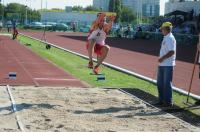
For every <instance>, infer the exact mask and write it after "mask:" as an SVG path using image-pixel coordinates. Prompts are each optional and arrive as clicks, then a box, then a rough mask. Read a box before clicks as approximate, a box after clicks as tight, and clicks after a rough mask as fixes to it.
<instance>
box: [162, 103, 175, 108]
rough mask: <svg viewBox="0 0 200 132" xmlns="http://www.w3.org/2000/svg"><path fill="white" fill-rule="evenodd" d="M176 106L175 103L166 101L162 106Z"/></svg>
mask: <svg viewBox="0 0 200 132" xmlns="http://www.w3.org/2000/svg"><path fill="white" fill-rule="evenodd" d="M173 106H174V104H173V103H164V104H163V105H162V107H167V108H172V107H173Z"/></svg>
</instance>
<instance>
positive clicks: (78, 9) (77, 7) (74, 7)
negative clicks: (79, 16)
mask: <svg viewBox="0 0 200 132" xmlns="http://www.w3.org/2000/svg"><path fill="white" fill-rule="evenodd" d="M82 10H83V7H82V6H73V7H72V11H82Z"/></svg>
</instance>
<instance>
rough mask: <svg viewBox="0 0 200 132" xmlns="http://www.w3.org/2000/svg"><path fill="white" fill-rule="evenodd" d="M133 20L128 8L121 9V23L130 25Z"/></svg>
mask: <svg viewBox="0 0 200 132" xmlns="http://www.w3.org/2000/svg"><path fill="white" fill-rule="evenodd" d="M134 19H135V15H134V13H133V11H132V10H131V9H130V8H128V7H123V8H122V12H121V22H128V23H131V22H133V21H134Z"/></svg>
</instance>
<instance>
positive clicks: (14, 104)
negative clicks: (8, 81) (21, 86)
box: [6, 85, 25, 132]
mask: <svg viewBox="0 0 200 132" xmlns="http://www.w3.org/2000/svg"><path fill="white" fill-rule="evenodd" d="M6 87H7V91H8V94H9V96H10V100H11V104H12V108H13V112H14V113H15V118H16V120H17V125H18V128H19V129H20V130H21V131H22V132H25V130H24V127H23V124H22V123H21V121H20V120H19V116H18V115H17V107H16V103H15V100H14V98H13V95H12V92H11V89H10V86H9V85H6Z"/></svg>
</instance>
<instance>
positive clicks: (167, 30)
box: [156, 22, 176, 107]
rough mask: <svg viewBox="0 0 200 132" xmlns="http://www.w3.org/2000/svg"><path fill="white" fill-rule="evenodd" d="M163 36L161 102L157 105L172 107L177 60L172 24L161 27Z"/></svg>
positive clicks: (158, 81) (160, 79)
mask: <svg viewBox="0 0 200 132" xmlns="http://www.w3.org/2000/svg"><path fill="white" fill-rule="evenodd" d="M160 29H161V31H162V34H163V35H164V38H163V41H162V44H161V49H160V56H159V60H158V62H159V67H158V75H157V87H158V96H159V102H158V103H157V104H156V105H160V106H167V107H172V106H173V102H172V78H173V70H174V66H175V60H176V40H175V38H174V36H173V34H172V33H171V32H172V24H171V23H170V22H165V23H163V24H162V26H161V28H160Z"/></svg>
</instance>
